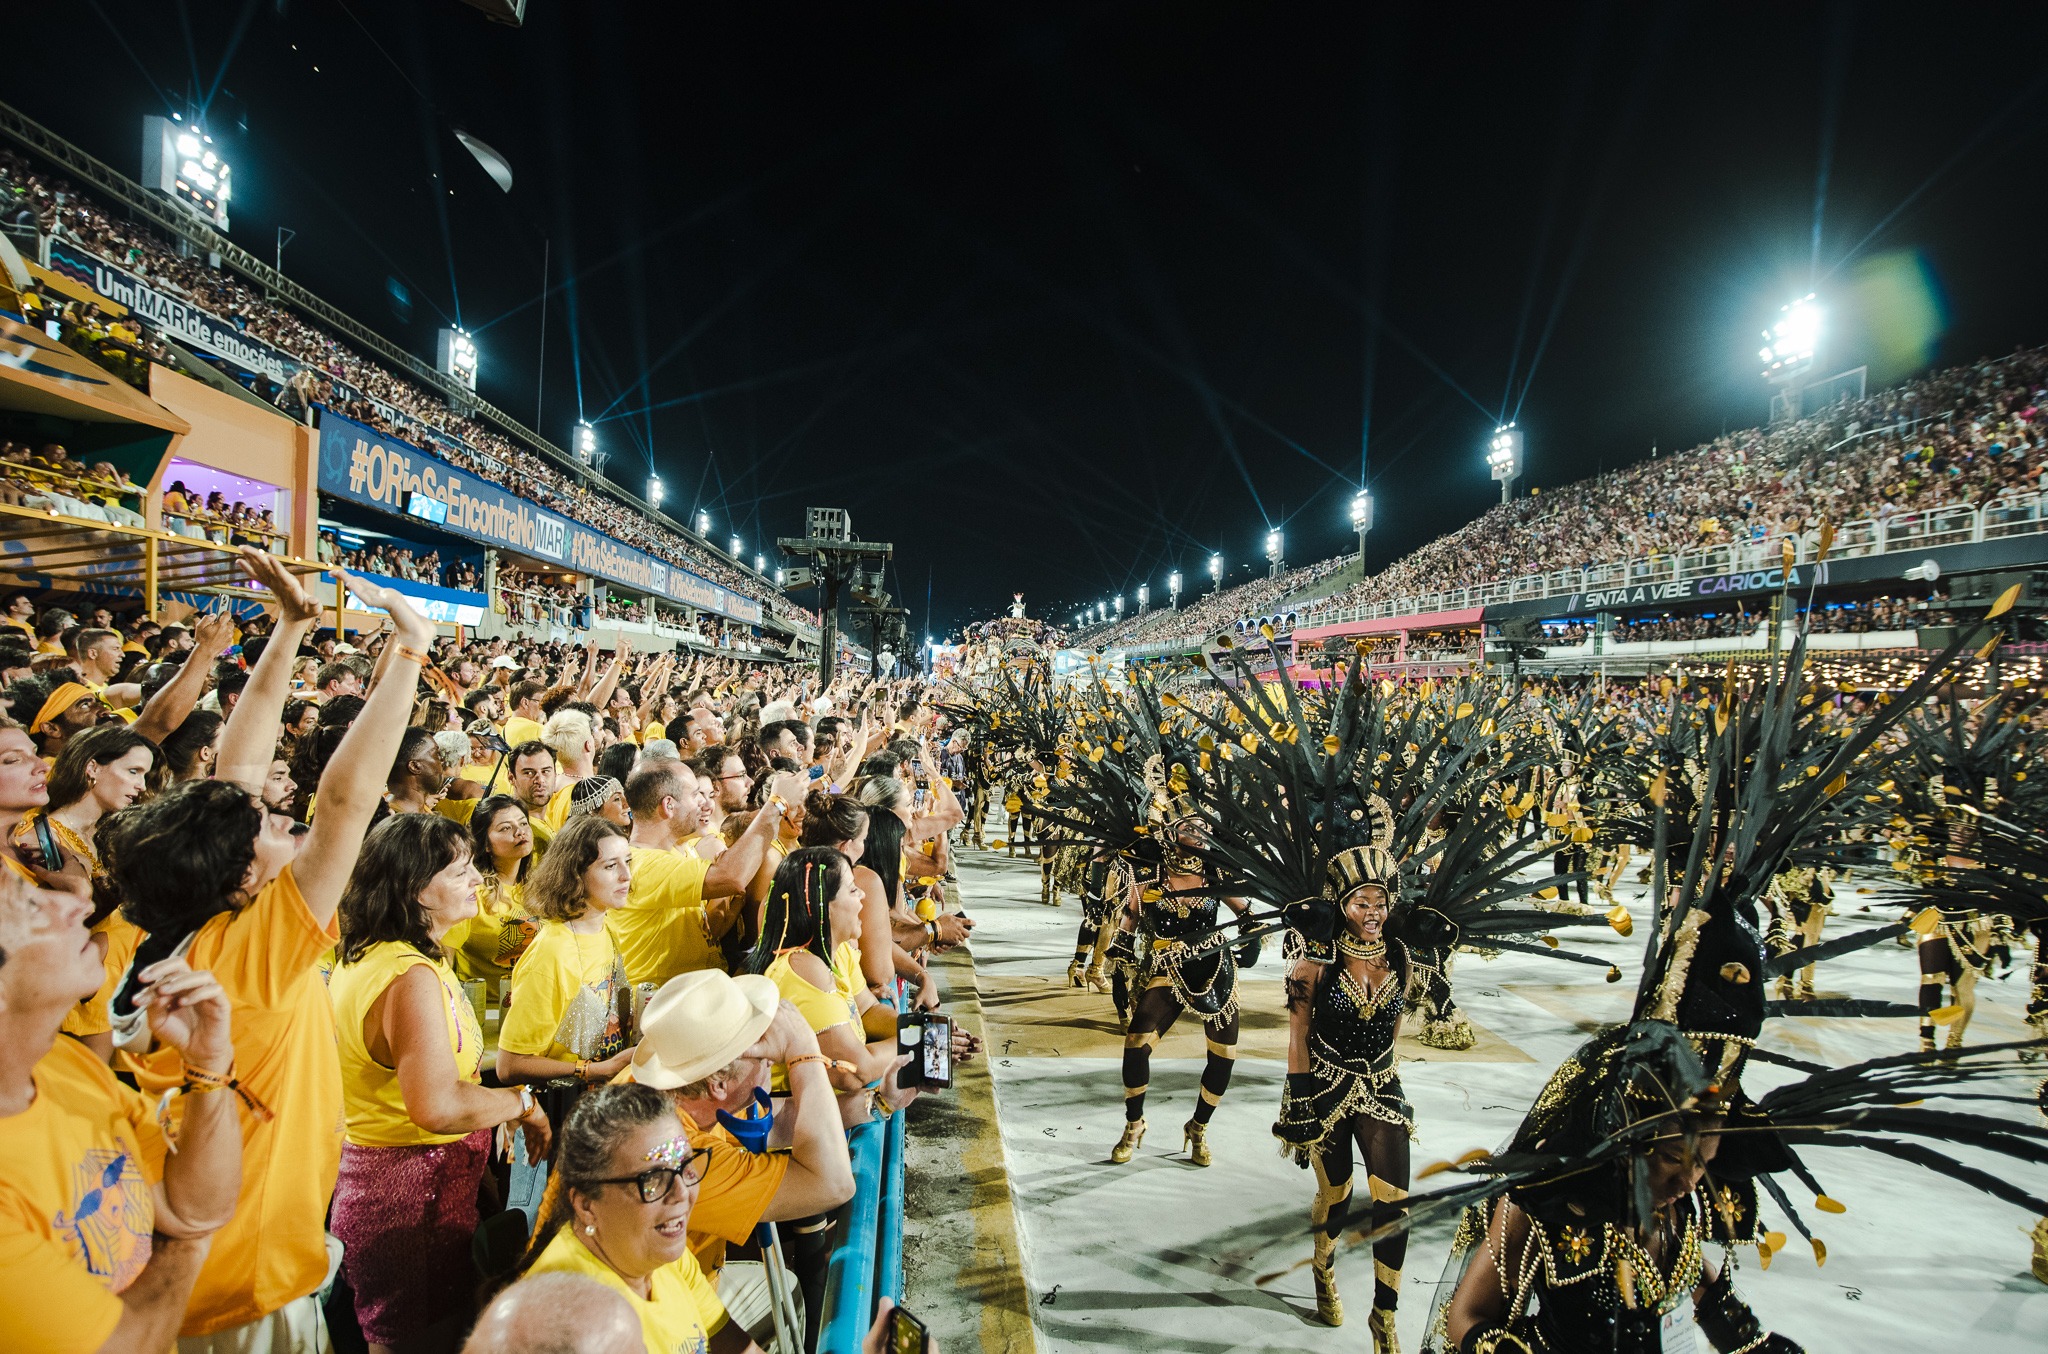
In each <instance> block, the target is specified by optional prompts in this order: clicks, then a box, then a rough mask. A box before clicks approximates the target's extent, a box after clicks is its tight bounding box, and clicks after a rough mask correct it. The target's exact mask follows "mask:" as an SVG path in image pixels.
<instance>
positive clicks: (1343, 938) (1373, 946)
mask: <svg viewBox="0 0 2048 1354" xmlns="http://www.w3.org/2000/svg"><path fill="white" fill-rule="evenodd" d="M1337 952H1338V953H1339V954H1341V955H1343V956H1344V957H1345V958H1346V959H1363V960H1365V961H1366V962H1367V963H1368V964H1373V963H1378V962H1380V961H1382V960H1384V959H1385V958H1386V957H1387V942H1386V938H1385V937H1384V936H1382V937H1380V938H1379V939H1377V940H1360V939H1358V938H1357V937H1356V936H1353V935H1352V934H1351V933H1350V932H1348V931H1340V932H1339V933H1338V934H1337Z"/></svg>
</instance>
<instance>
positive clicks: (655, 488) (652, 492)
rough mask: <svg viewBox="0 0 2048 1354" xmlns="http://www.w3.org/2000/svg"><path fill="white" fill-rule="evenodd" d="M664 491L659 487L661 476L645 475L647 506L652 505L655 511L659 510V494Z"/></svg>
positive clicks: (664, 491)
mask: <svg viewBox="0 0 2048 1354" xmlns="http://www.w3.org/2000/svg"><path fill="white" fill-rule="evenodd" d="M666 492H667V491H666V490H665V489H663V488H662V487H661V476H659V475H649V476H648V477H647V503H648V506H649V507H652V508H653V509H654V510H655V511H656V512H660V511H661V496H662V494H664V493H666Z"/></svg>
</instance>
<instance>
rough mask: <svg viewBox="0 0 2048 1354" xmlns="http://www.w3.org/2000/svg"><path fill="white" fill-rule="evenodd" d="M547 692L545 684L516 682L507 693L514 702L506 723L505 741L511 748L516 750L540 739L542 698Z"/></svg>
mask: <svg viewBox="0 0 2048 1354" xmlns="http://www.w3.org/2000/svg"><path fill="white" fill-rule="evenodd" d="M546 691H547V686H546V685H545V684H544V683H541V682H535V681H524V682H514V683H513V684H512V689H511V690H510V691H509V692H507V693H506V695H507V696H508V697H509V699H510V700H511V702H512V714H511V716H510V717H509V718H507V719H506V721H505V741H506V742H507V743H509V744H510V745H511V746H513V747H515V748H516V747H518V746H520V745H521V744H522V743H531V742H534V741H535V740H537V739H538V738H539V737H540V732H541V728H542V724H541V714H540V698H541V696H542V695H543V694H544V693H545V692H546Z"/></svg>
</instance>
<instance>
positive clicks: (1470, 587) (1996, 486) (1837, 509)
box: [1070, 348, 2048, 665]
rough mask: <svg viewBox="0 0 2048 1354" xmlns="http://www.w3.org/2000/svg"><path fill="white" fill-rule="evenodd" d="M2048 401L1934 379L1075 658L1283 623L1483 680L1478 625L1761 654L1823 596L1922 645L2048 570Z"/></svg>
mask: <svg viewBox="0 0 2048 1354" xmlns="http://www.w3.org/2000/svg"><path fill="white" fill-rule="evenodd" d="M2044 399H2048V349H2040V348H2035V349H2026V350H2022V351H2020V352H2016V353H2013V354H2011V355H2010V356H2007V357H2003V358H1997V359H1986V360H1984V361H1980V362H1977V363H1974V364H1972V365H1969V366H1963V367H1954V368H1950V369H1947V370H1943V371H1937V372H1933V373H1930V374H1928V375H1926V376H1923V377H1921V378H1919V379H1917V380H1914V381H1909V382H1906V383H1904V384H1902V385H1899V386H1897V387H1895V388H1892V389H1889V390H1884V391H1880V392H1877V393H1875V394H1873V395H1871V396H1869V397H1868V398H1865V399H1862V400H1856V401H1844V402H1841V403H1837V404H1834V405H1830V406H1828V407H1827V408H1826V409H1824V410H1822V411H1820V412H1819V413H1816V414H1814V415H1811V416H1809V417H1806V418H1802V419H1799V420H1796V421H1790V422H1785V423H1779V424H1774V425H1772V426H1770V427H1768V428H1751V429H1747V430H1744V431H1742V432H1737V433H1730V434H1727V435H1725V436H1723V437H1719V438H1716V439H1715V440H1714V441H1712V442H1709V443H1706V444H1704V445H1701V446H1698V447H1694V448H1691V449H1690V450H1686V451H1680V452H1674V453H1670V454H1667V455H1661V456H1654V457H1652V458H1650V459H1646V460H1644V461H1641V462H1638V463H1636V464H1634V465H1630V466H1625V467H1622V468H1620V469H1616V470H1612V471H1608V472H1605V473H1603V474H1600V475H1597V476H1594V477H1592V478H1590V479H1586V480H1582V481H1579V482H1578V483H1575V484H1569V485H1565V486H1562V487H1559V488H1556V489H1552V490H1546V491H1543V492H1541V493H1538V494H1532V495H1529V496H1525V497H1520V498H1516V499H1514V500H1512V501H1510V502H1507V503H1503V504H1500V505H1497V506H1495V507H1493V508H1490V509H1489V510H1488V511H1487V512H1485V513H1484V514H1482V515H1481V516H1479V517H1478V518H1476V519H1474V520H1473V521H1471V522H1469V523H1467V524H1466V525H1465V526H1463V527H1460V528H1459V529H1458V530H1456V531H1453V532H1450V533H1449V534H1447V535H1444V536H1441V537H1439V538H1437V539H1436V540H1434V541H1431V542H1430V543H1428V544H1427V545H1425V546H1423V547H1422V548H1420V549H1418V550H1415V551H1413V552H1411V553H1409V554H1408V555H1405V556H1403V557H1402V558H1401V559H1399V560H1396V561H1395V562H1394V563H1392V564H1390V565H1388V566H1387V567H1386V568H1384V569H1381V570H1380V571H1378V572H1377V573H1375V574H1373V575H1371V576H1370V577H1367V578H1364V579H1362V580H1359V581H1357V582H1354V583H1351V584H1350V585H1349V586H1343V587H1340V588H1338V589H1337V590H1336V591H1326V590H1325V589H1326V588H1327V585H1328V583H1329V581H1330V580H1333V579H1337V581H1339V582H1341V579H1338V575H1339V574H1340V571H1341V570H1342V569H1343V567H1344V566H1345V565H1346V564H1348V563H1349V562H1350V561H1351V560H1352V558H1353V557H1352V556H1349V555H1346V556H1340V557H1337V558H1335V559H1330V560H1324V561H1321V562H1319V563H1316V564H1313V565H1309V566H1307V567H1305V568H1300V569H1295V570H1292V571H1290V572H1288V573H1286V574H1284V575H1282V576H1280V577H1277V578H1261V579H1258V580H1256V581H1254V582H1251V583H1247V584H1243V585H1241V586H1238V587H1235V588H1229V589H1224V590H1222V591H1219V592H1215V593H1210V594H1207V595H1204V596H1201V597H1198V598H1196V599H1195V600H1193V601H1191V602H1189V603H1187V604H1186V605H1184V606H1182V607H1181V608H1180V609H1178V610H1160V609H1155V610H1152V611H1150V612H1147V613H1146V614H1144V615H1140V616H1130V617H1124V618H1121V619H1120V620H1117V621H1113V622H1109V623H1105V624H1101V625H1097V626H1093V627H1088V628H1084V629H1080V630H1078V631H1076V632H1075V634H1074V635H1073V636H1072V637H1071V639H1070V642H1071V643H1072V644H1073V645H1075V646H1077V647H1085V648H1093V649H1112V650H1120V651H1122V652H1124V653H1125V654H1126V655H1128V656H1129V657H1132V658H1139V659H1144V658H1157V657H1165V656H1173V655H1178V654H1186V653H1190V652H1194V651H1196V650H1197V649H1200V648H1201V647H1203V646H1204V644H1205V643H1206V642H1208V641H1209V640H1211V639H1213V638H1214V637H1215V636H1216V635H1217V634H1219V633H1222V632H1236V633H1240V634H1242V633H1247V632H1252V631H1256V630H1257V629H1258V627H1259V626H1260V625H1262V624H1271V625H1272V626H1273V628H1274V629H1275V631H1276V632H1280V633H1283V634H1290V633H1291V634H1292V635H1293V636H1294V637H1295V638H1297V639H1305V640H1314V639H1325V638H1338V637H1343V638H1371V637H1374V636H1378V637H1380V638H1381V639H1383V640H1385V641H1386V643H1385V645H1383V646H1381V647H1382V649H1383V651H1384V655H1385V661H1390V662H1394V661H1398V662H1402V663H1407V662H1410V661H1416V662H1424V663H1428V664H1432V665H1435V664H1441V663H1444V662H1452V663H1469V662H1477V661H1479V658H1480V651H1479V647H1478V640H1479V635H1480V632H1481V629H1482V628H1483V627H1485V626H1496V627H1497V625H1498V624H1499V623H1500V622H1501V621H1504V620H1508V619H1512V618H1525V619H1529V620H1532V621H1537V622H1542V623H1545V625H1546V633H1547V638H1548V639H1554V640H1556V641H1557V643H1555V644H1551V645H1549V646H1548V647H1552V648H1558V649H1566V648H1577V647H1578V646H1580V645H1581V644H1582V643H1586V642H1589V641H1590V640H1591V638H1592V636H1593V634H1594V632H1595V631H1596V630H1598V631H1600V632H1601V634H1602V636H1603V638H1604V639H1605V640H1611V641H1612V642H1614V643H1620V644H1646V643H1656V644H1662V645H1673V644H1677V645H1687V644H1694V643H1701V642H1707V641H1722V640H1733V639H1741V638H1746V637H1749V636H1753V635H1756V634H1758V633H1760V632H1761V631H1762V629H1763V627H1764V625H1765V621H1764V613H1765V612H1767V611H1768V610H1769V607H1770V599H1771V597H1772V596H1773V595H1774V594H1777V593H1780V592H1782V591H1784V590H1785V589H1786V587H1787V586H1788V585H1790V586H1793V587H1808V586H1810V587H1813V588H1814V589H1816V592H1815V601H1814V610H1813V616H1812V619H1813V628H1814V629H1815V630H1816V631H1819V632H1822V633H1837V634H1847V633H1851V632H1856V633H1863V634H1872V633H1884V634H1888V635H1891V636H1893V641H1892V642H1894V643H1907V644H1910V641H1909V640H1906V639H1902V638H1900V637H1901V636H1905V635H1908V634H1909V633H1910V632H1913V631H1915V630H1917V629H1918V628H1919V627H1921V626H1929V625H1939V624H1941V623H1942V622H1943V621H1944V620H1946V619H1947V617H1946V612H1945V611H1944V609H1943V606H1942V602H1943V593H1942V591H1941V590H1940V588H1938V587H1936V586H1934V579H1936V578H1939V577H1943V576H1947V575H1953V574H1956V573H1959V572H1961V573H1968V572H1980V571H1984V570H1993V569H2002V570H2011V569H2016V568H2024V567H2027V566H2031V565H2037V564H2041V563H2044V562H2048V520H2044V519H2048V430H2044V428H2043V410H2042V407H2041V406H2042V402H2043V400H2044ZM1824 524H1827V525H1829V526H1831V529H1832V537H1831V540H1830V542H1829V547H1828V551H1827V558H1826V560H1825V561H1823V560H1822V559H1821V553H1822V551H1821V537H1822V531H1823V526H1824ZM1787 560H1789V561H1791V563H1792V570H1791V572H1790V573H1789V574H1788V573H1787V571H1786V569H1785V561H1787ZM1930 562H1931V563H1932V564H1933V565H1934V566H1935V567H1934V569H1933V570H1932V571H1931V574H1930V571H1928V569H1927V568H1926V566H1927V565H1928V564H1929V563H1930ZM1908 569H1915V570H1918V572H1917V573H1915V575H1914V576H1913V578H1912V579H1911V580H1909V579H1908V578H1907V570H1908ZM1801 570H1804V571H1805V572H1804V573H1801ZM1916 584H1919V586H1916ZM1318 585H1323V587H1320V588H1319V586H1318ZM1601 617H1607V618H1608V619H1607V620H1606V621H1605V622H1604V623H1603V622H1602V621H1601V620H1600V618H1601ZM1453 632H1455V633H1457V634H1459V635H1462V636H1464V637H1465V638H1462V639H1459V640H1458V641H1456V642H1455V643H1453V642H1449V640H1448V639H1447V636H1449V635H1451V634H1452V633H1453ZM1759 642H1760V643H1761V641H1759ZM1411 643H1412V644H1413V646H1414V648H1415V649H1416V657H1415V658H1414V659H1412V660H1411V658H1410V656H1409V652H1408V650H1409V647H1410V645H1411ZM1457 655H1462V657H1458V656H1457Z"/></svg>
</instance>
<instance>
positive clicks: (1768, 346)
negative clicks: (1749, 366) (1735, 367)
mask: <svg viewBox="0 0 2048 1354" xmlns="http://www.w3.org/2000/svg"><path fill="white" fill-rule="evenodd" d="M1821 318H1822V316H1821V308H1820V303H1819V302H1818V301H1816V300H1815V299H1814V296H1813V293H1812V292H1808V293H1807V294H1806V295H1804V296H1802V297H1800V298H1799V299H1798V300H1796V301H1788V302H1786V303H1785V304H1784V305H1783V306H1782V307H1780V308H1779V311H1778V322H1777V323H1776V324H1774V325H1772V326H1771V327H1770V328H1769V329H1766V330H1764V346H1763V348H1762V350H1761V351H1759V352H1758V353H1757V359H1758V360H1759V361H1761V362H1762V363H1763V364H1764V379H1765V380H1767V381H1777V382H1780V383H1783V382H1789V381H1793V380H1796V379H1798V378H1799V377H1801V376H1804V375H1805V374H1806V373H1807V372H1809V371H1811V370H1812V369H1813V359H1814V354H1815V353H1817V352H1818V351H1819V350H1820V330H1821Z"/></svg>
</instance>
